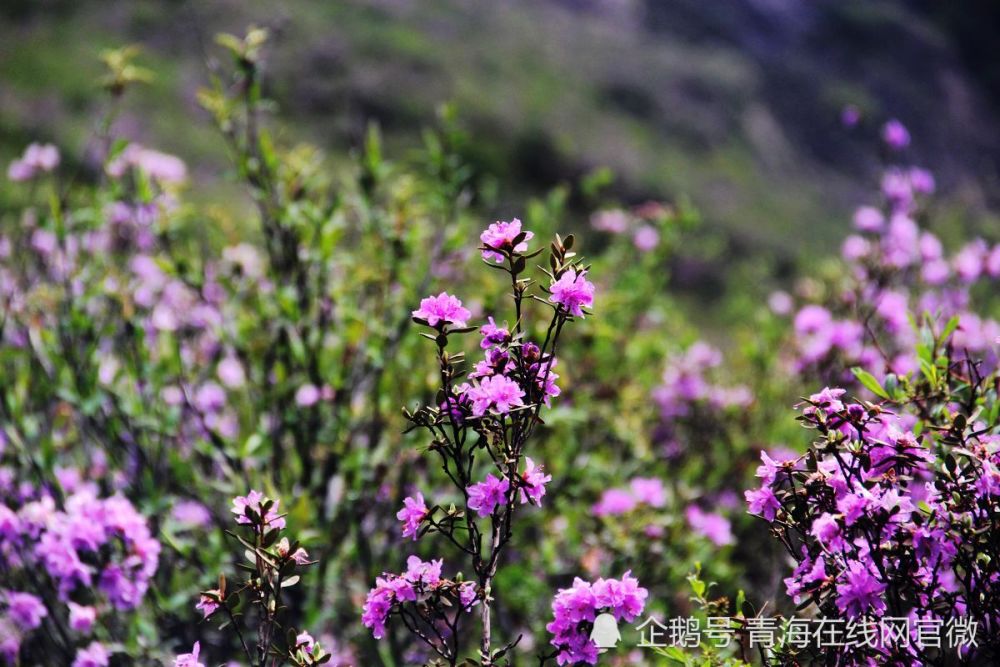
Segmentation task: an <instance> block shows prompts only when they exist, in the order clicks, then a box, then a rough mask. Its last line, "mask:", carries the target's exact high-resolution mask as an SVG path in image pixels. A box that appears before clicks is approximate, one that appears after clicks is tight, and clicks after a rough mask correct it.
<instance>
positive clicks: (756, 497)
mask: <svg viewBox="0 0 1000 667" xmlns="http://www.w3.org/2000/svg"><path fill="white" fill-rule="evenodd" d="M743 495H744V497H745V498H746V500H747V504H748V505H749V506H750V513H751V514H758V515H760V516H762V517H764V518H765V519H767V520H768V521H774V515H775V514H776V513H777V511H778V510H779V509H781V504H780V503H779V502H778V499H777V497H776V496H775V495H774V491H772V490H771V489H769V488H768V487H766V486H765V487H762V488H760V489H756V490H754V489H750V490H747V491H744V492H743Z"/></svg>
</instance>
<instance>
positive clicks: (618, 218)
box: [590, 208, 630, 234]
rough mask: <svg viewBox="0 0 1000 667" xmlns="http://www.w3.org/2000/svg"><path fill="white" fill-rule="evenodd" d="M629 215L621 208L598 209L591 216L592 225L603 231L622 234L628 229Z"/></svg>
mask: <svg viewBox="0 0 1000 667" xmlns="http://www.w3.org/2000/svg"><path fill="white" fill-rule="evenodd" d="M629 219H630V218H629V215H628V213H626V212H625V211H623V210H621V209H620V208H615V209H607V210H604V211H598V212H596V213H594V215H592V216H591V217H590V226H591V227H593V228H594V229H596V230H598V231H601V232H608V233H609V234H621V233H623V232H624V231H625V230H627V229H628V225H629Z"/></svg>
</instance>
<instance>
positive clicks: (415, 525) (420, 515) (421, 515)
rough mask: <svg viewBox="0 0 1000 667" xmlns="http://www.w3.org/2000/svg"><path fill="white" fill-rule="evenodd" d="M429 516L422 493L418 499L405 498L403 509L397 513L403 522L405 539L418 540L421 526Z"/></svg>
mask: <svg viewBox="0 0 1000 667" xmlns="http://www.w3.org/2000/svg"><path fill="white" fill-rule="evenodd" d="M427 514H428V511H427V505H425V504H424V495H423V494H422V493H417V495H416V497H413V496H409V497H407V498H404V499H403V509H401V510H399V512H397V513H396V518H397V519H399V520H400V521H402V522H403V537H412V538H413V539H414V540H416V539H417V537H418V535H417V532H418V531H419V530H420V524H421V523H422V522H423V520H424V519H425V518H426V517H427Z"/></svg>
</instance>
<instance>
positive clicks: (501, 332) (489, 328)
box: [479, 317, 510, 350]
mask: <svg viewBox="0 0 1000 667" xmlns="http://www.w3.org/2000/svg"><path fill="white" fill-rule="evenodd" d="M479 333H480V334H482V336H483V340H482V341H480V343H479V347H481V348H482V349H484V350H488V349H490V348H491V347H493V346H494V345H503V344H504V343H506V342H508V341H509V340H510V331H508V330H507V327H498V326H497V324H496V322H494V321H493V318H492V317H491V318H489V322H488V323H487V324H484V325H483V326H481V327H480V328H479Z"/></svg>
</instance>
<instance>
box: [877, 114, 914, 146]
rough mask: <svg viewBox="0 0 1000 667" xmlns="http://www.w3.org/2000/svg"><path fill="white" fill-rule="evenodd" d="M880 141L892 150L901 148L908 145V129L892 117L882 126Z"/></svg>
mask: <svg viewBox="0 0 1000 667" xmlns="http://www.w3.org/2000/svg"><path fill="white" fill-rule="evenodd" d="M882 141H884V142H885V144H886V146H888V147H889V148H891V149H892V150H894V151H898V150H902V149H904V148H906V147H907V146H909V145H910V131H909V130H907V129H906V126H905V125H903V124H902V123H900V122H899V121H898V120H896V119H895V118H893V119H892V120H890V121H889V122H887V123H886V124H885V125H883V126H882Z"/></svg>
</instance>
